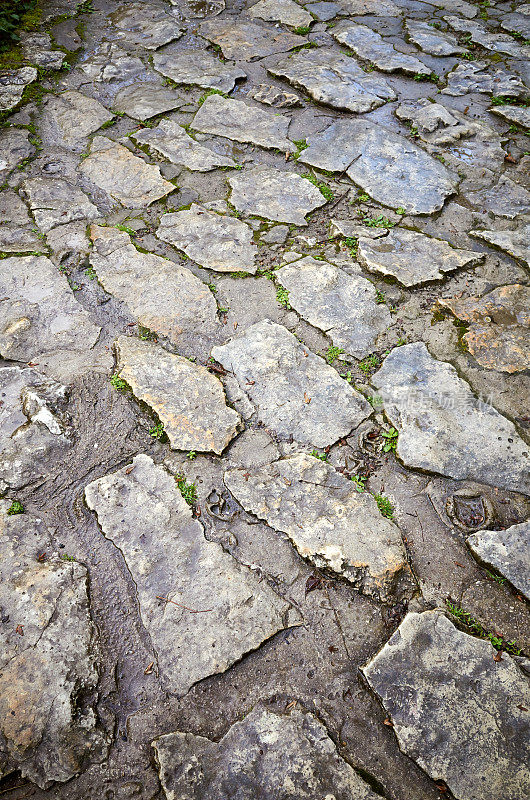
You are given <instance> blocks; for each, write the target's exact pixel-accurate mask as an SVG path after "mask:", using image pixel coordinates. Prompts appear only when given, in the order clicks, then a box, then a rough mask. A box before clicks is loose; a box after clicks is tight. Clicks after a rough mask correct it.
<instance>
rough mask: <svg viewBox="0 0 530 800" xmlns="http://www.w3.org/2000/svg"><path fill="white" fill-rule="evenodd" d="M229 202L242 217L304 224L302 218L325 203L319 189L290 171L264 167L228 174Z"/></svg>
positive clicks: (304, 219) (304, 220)
mask: <svg viewBox="0 0 530 800" xmlns="http://www.w3.org/2000/svg"><path fill="white" fill-rule="evenodd" d="M228 183H229V184H230V187H231V189H232V194H231V196H230V202H231V203H232V205H233V206H234V207H235V208H236V209H237V210H238V211H242V212H243V213H245V214H255V215H256V216H258V217H264V218H265V219H271V220H275V221H276V222H291V223H293V224H295V225H307V220H306V215H307V214H309V212H310V211H313V210H314V209H315V208H319V207H320V206H323V205H325V203H326V202H327V201H326V199H325V197H324V196H323V194H322V192H321V191H320V189H317V187H316V186H314V185H313V184H312V183H311V182H310V181H308V180H306V179H305V178H302V177H301V176H300V175H297V174H296V173H294V172H281V171H280V170H278V169H272V168H271V169H269V168H268V167H256V168H254V169H245V170H243V171H242V172H238V173H237V174H234V175H231V176H230V177H229V178H228Z"/></svg>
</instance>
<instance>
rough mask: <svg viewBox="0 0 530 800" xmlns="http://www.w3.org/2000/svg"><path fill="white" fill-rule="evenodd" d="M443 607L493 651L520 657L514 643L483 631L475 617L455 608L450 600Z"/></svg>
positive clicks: (454, 604) (519, 651)
mask: <svg viewBox="0 0 530 800" xmlns="http://www.w3.org/2000/svg"><path fill="white" fill-rule="evenodd" d="M445 607H446V608H447V610H448V612H449V613H450V614H451V615H452V616H453V617H454V618H455V619H457V620H458V621H459V622H460V623H461V624H462V625H463V626H464V627H466V628H467V629H468V631H469V632H470V633H473V634H474V635H475V636H479V637H480V638H481V639H487V640H488V641H489V642H490V643H491V644H492V645H493V647H494V648H495V650H505V651H506V652H507V653H509V654H510V655H512V656H520V655H521V650H520V649H519V648H518V647H517V645H516V644H515V642H507V641H506V639H504V637H503V636H499V635H497V634H495V633H490V632H489V631H487V630H485V628H483V627H482V625H481V624H480V622H478V620H476V619H475V617H473V616H472V615H471V614H470V613H469V612H468V611H465V610H464V609H463V608H461V607H460V606H457V605H456V603H453V602H451V600H446V601H445Z"/></svg>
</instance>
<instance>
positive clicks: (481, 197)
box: [466, 175, 530, 219]
mask: <svg viewBox="0 0 530 800" xmlns="http://www.w3.org/2000/svg"><path fill="white" fill-rule="evenodd" d="M466 198H467V199H468V200H469V202H470V203H471V204H472V205H473V206H475V208H478V209H480V210H481V211H483V210H486V211H491V213H492V214H495V215H496V216H497V217H507V218H508V219H514V217H519V216H521V215H523V214H527V213H529V212H530V192H527V191H526V189H525V188H524V187H523V186H520V185H519V184H517V183H514V182H513V181H512V180H510V178H508V177H507V176H506V175H502V176H501V177H500V179H499V180H498V181H497V183H496V184H495V185H494V186H491V187H490V188H487V189H482V190H480V191H478V192H467V193H466Z"/></svg>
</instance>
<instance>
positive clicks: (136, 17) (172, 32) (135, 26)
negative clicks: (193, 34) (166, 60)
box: [110, 3, 184, 50]
mask: <svg viewBox="0 0 530 800" xmlns="http://www.w3.org/2000/svg"><path fill="white" fill-rule="evenodd" d="M165 9H166V7H165V6H163V5H162V6H158V7H157V5H156V4H155V3H152V4H150V5H149V6H148V7H146V5H145V3H127V5H125V6H122V7H121V9H118V11H116V12H115V13H114V14H111V16H110V19H111V21H112V24H113V25H115V26H116V28H117V29H118V31H119V33H118V36H119V37H120V39H122V40H123V41H125V42H126V43H127V45H129V46H130V45H137V46H139V47H145V48H146V49H147V50H157V49H158V48H159V47H162V45H164V44H168V43H169V42H172V41H174V40H175V39H179V38H180V37H181V36H182V34H183V33H184V29H183V28H181V27H180V26H179V24H178V20H177V17H175V16H172V15H171V13H166V10H165Z"/></svg>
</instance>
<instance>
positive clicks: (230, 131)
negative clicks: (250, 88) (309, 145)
mask: <svg viewBox="0 0 530 800" xmlns="http://www.w3.org/2000/svg"><path fill="white" fill-rule="evenodd" d="M289 122H290V119H289V117H286V116H285V117H284V116H282V115H281V114H272V113H270V112H269V111H262V110H261V108H254V107H253V106H247V104H246V103H244V102H243V101H242V100H231V99H230V98H225V97H221V95H219V94H212V95H210V97H207V98H206V100H205V101H204V103H203V104H202V106H201V107H200V109H199V110H198V111H197V113H196V114H195V117H194V118H193V122H192V123H191V127H192V128H193V130H196V131H200V132H201V133H212V134H215V135H216V136H224V137H225V138H227V139H232V140H234V141H236V142H251V143H252V144H259V145H260V147H273V148H276V149H278V150H282V152H284V153H291V152H293V151H294V150H295V149H296V148H295V146H294V144H293V143H292V142H290V141H289V139H288V138H287V129H288V127H289Z"/></svg>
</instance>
